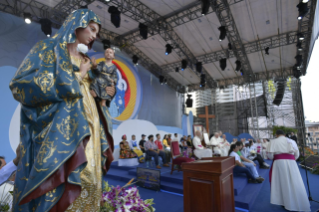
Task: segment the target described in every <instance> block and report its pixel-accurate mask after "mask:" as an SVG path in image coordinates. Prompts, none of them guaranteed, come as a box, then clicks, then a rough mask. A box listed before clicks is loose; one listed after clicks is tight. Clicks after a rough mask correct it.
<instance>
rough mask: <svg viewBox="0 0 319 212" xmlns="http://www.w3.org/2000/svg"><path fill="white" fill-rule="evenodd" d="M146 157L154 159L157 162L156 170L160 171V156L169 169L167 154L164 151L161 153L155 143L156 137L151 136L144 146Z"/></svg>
mask: <svg viewBox="0 0 319 212" xmlns="http://www.w3.org/2000/svg"><path fill="white" fill-rule="evenodd" d="M144 147H145V152H146V157H153V158H154V160H155V164H156V168H158V169H160V168H161V167H160V166H159V163H158V156H160V157H161V158H162V161H163V166H166V167H169V165H168V164H167V163H166V158H165V153H164V152H163V151H160V150H159V149H158V147H157V145H156V144H155V143H154V136H153V135H149V136H148V141H146V142H145V144H144Z"/></svg>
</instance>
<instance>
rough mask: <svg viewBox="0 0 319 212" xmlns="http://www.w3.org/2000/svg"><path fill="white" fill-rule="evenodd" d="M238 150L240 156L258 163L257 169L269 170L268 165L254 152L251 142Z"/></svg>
mask: <svg viewBox="0 0 319 212" xmlns="http://www.w3.org/2000/svg"><path fill="white" fill-rule="evenodd" d="M239 150H240V152H241V154H242V156H243V157H245V158H246V159H248V160H250V161H258V163H259V167H260V168H261V169H269V165H268V164H267V163H266V162H265V161H264V159H263V158H262V157H261V155H260V154H258V153H257V152H256V149H255V147H254V144H253V141H252V140H250V141H249V145H248V146H247V147H245V148H244V147H243V145H241V146H240V149H239ZM244 150H246V151H244Z"/></svg>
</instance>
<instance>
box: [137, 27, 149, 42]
mask: <svg viewBox="0 0 319 212" xmlns="http://www.w3.org/2000/svg"><path fill="white" fill-rule="evenodd" d="M138 28H139V29H140V35H141V36H142V38H143V39H144V40H146V39H147V34H148V26H146V25H145V24H142V23H140V24H139V25H138Z"/></svg>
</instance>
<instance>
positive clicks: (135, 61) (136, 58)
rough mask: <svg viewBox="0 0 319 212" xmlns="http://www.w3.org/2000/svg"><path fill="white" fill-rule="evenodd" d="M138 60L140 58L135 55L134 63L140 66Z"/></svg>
mask: <svg viewBox="0 0 319 212" xmlns="http://www.w3.org/2000/svg"><path fill="white" fill-rule="evenodd" d="M138 60H139V58H138V57H137V56H136V55H133V57H132V62H133V63H134V65H138Z"/></svg>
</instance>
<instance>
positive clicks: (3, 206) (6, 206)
mask: <svg viewBox="0 0 319 212" xmlns="http://www.w3.org/2000/svg"><path fill="white" fill-rule="evenodd" d="M9 210H10V206H9V204H7V203H5V204H1V205H0V211H1V212H7V211H9Z"/></svg>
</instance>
